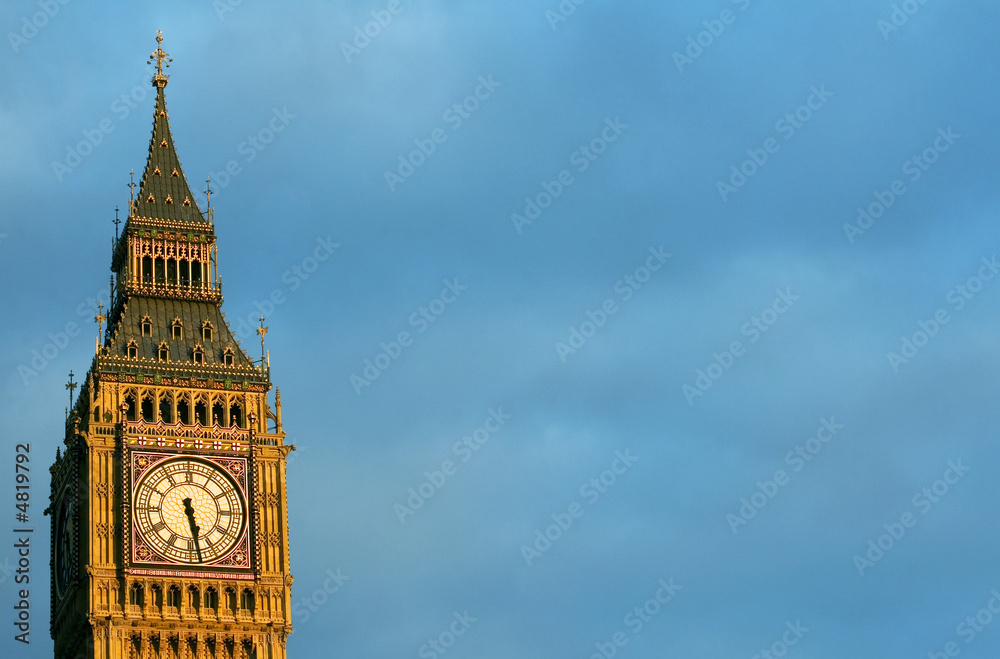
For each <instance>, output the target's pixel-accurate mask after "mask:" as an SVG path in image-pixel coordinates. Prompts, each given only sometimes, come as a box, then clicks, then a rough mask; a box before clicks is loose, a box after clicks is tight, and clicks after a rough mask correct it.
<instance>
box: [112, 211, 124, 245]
mask: <svg viewBox="0 0 1000 659" xmlns="http://www.w3.org/2000/svg"><path fill="white" fill-rule="evenodd" d="M112 222H114V225H115V243H117V242H118V225H119V224H121V223H122V221H121V220H119V219H118V204H115V219H113V220H112Z"/></svg>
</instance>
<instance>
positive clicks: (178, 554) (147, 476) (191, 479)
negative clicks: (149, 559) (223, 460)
mask: <svg viewBox="0 0 1000 659" xmlns="http://www.w3.org/2000/svg"><path fill="white" fill-rule="evenodd" d="M134 492H135V494H134V498H133V508H132V509H133V515H134V516H135V523H136V529H137V531H138V534H139V536H140V537H141V538H142V539H143V540H144V541H145V542H146V543H147V544H148V545H149V547H150V548H151V549H152V550H153V551H155V552H157V553H159V554H161V555H162V556H163V557H165V558H166V559H167V560H169V561H173V562H177V563H186V564H191V565H197V564H202V563H212V562H214V561H217V560H219V559H220V558H222V557H224V556H226V554H228V553H229V552H230V551H231V550H232V549H233V547H235V546H236V544H237V543H238V542H239V541H240V539H241V538H242V537H243V531H244V527H245V526H246V504H245V501H244V498H243V495H242V493H241V492H240V489H239V488H238V487H237V485H236V483H235V481H233V479H232V477H231V476H230V475H229V474H228V473H226V471H225V470H223V469H222V468H220V467H219V466H217V465H214V464H212V463H210V462H207V461H205V460H199V459H197V458H192V457H187V456H180V457H176V458H171V459H168V460H164V461H162V462H158V463H157V464H155V465H153V466H152V467H150V468H149V470H148V471H146V473H144V474H143V475H142V476H141V478H140V479H139V482H138V483H137V484H136V486H135V488H134Z"/></svg>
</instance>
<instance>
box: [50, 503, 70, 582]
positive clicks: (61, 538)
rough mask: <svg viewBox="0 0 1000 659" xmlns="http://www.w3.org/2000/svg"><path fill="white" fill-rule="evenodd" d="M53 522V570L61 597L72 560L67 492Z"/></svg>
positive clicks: (68, 578) (68, 580) (68, 577)
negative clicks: (54, 524)
mask: <svg viewBox="0 0 1000 659" xmlns="http://www.w3.org/2000/svg"><path fill="white" fill-rule="evenodd" d="M55 521H56V537H55V539H54V542H53V547H54V549H55V560H54V561H53V563H54V565H53V570H54V572H55V575H54V576H55V582H56V594H57V595H59V596H60V597H62V596H63V595H65V594H66V590H67V588H68V587H69V582H70V578H71V576H72V575H71V574H70V569H71V566H72V563H71V561H72V560H73V558H72V557H73V531H74V525H73V506H72V503H71V502H70V498H69V493H68V492H67V493H65V494H63V497H62V502H61V503H60V504H59V509H58V512H57V513H56V518H55Z"/></svg>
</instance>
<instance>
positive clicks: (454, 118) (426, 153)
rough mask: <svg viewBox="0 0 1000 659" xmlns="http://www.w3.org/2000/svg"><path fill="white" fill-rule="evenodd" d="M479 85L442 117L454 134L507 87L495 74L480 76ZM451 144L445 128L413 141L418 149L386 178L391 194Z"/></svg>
mask: <svg viewBox="0 0 1000 659" xmlns="http://www.w3.org/2000/svg"><path fill="white" fill-rule="evenodd" d="M478 82H479V84H478V85H476V88H475V89H474V90H472V93H471V94H469V95H468V96H466V97H465V98H464V99H462V100H461V101H459V102H458V103H453V104H452V105H451V107H449V108H448V109H447V110H445V111H444V114H442V115H441V120H442V121H444V122H445V123H446V124H448V125H449V126H450V127H451V129H452V131H456V130H458V129H459V128H461V127H462V125H463V124H464V123H465V120H466V119H468V118H469V117H471V116H472V113H473V112H475V111H476V110H478V109H479V108H480V107H481V106H482V104H483V103H484V102H486V101H487V100H489V99H490V97H491V96H493V92H495V91H496V90H497V87H501V86H503V83H500V82H497V81H496V80H494V79H493V74H492V73H491V74H489V75H487V76H479V78H478ZM447 141H448V133H446V132H445V130H444V128H440V127H439V128H435V129H434V130H432V131H431V132H430V135H429V136H428V137H426V138H420V137H418V138H417V139H415V140H413V144H414V145H415V146H416V147H417V148H416V149H414V150H413V151H410V153H409V154H408V155H403V154H400V155H399V158H398V159H397V163H398V164H397V165H396V171H394V172H393V171H389V170H388V169H387V170H385V171H384V172H383V174H382V175H383V176H384V177H385V182H386V183H387V184H388V185H389V192H395V191H396V186H398V185H400V184H401V183H405V182H406V180H407V179H408V178H410V177H411V176H413V174H414V173H415V172H416V171H417V169H418V168H419V167H420V166H421V165H423V164H424V163H425V162H427V159H428V158H430V157H431V156H432V155H433V154H434V152H435V151H437V148H438V147H439V146H440V145H442V144H444V143H445V142H447Z"/></svg>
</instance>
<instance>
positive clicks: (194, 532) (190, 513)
mask: <svg viewBox="0 0 1000 659" xmlns="http://www.w3.org/2000/svg"><path fill="white" fill-rule="evenodd" d="M184 514H186V515H187V518H188V525H189V526H190V527H191V537H193V538H194V549H195V551H196V552H198V562H199V563H201V545H200V544H198V532H199V531H200V530H201V528H200V527H199V526H198V524H196V523H195V521H194V508H193V507H192V506H191V499H190V498H185V499H184Z"/></svg>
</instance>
